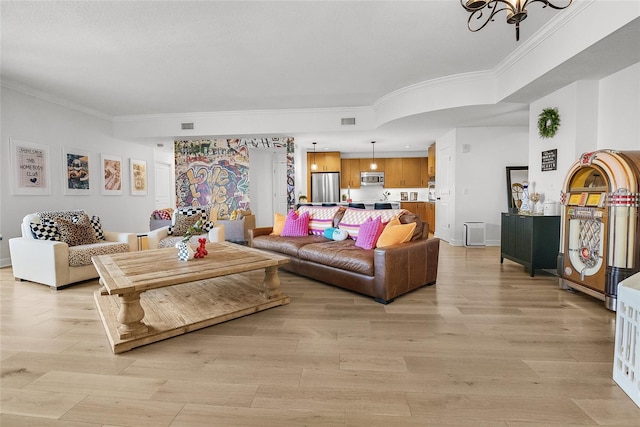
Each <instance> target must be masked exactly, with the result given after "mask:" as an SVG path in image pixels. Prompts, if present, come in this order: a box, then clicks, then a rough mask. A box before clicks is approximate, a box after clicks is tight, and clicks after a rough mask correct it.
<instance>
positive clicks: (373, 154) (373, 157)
mask: <svg viewBox="0 0 640 427" xmlns="http://www.w3.org/2000/svg"><path fill="white" fill-rule="evenodd" d="M369 169H371V170H372V171H374V170H376V169H378V165H377V164H376V142H375V141H371V164H370V165H369Z"/></svg>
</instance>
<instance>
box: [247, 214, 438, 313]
mask: <svg viewBox="0 0 640 427" xmlns="http://www.w3.org/2000/svg"><path fill="white" fill-rule="evenodd" d="M399 219H400V222H402V223H408V222H411V221H414V222H416V223H417V224H416V232H414V235H413V238H412V240H411V241H409V242H407V243H400V244H398V245H394V246H389V247H385V248H376V249H371V250H366V249H362V248H359V247H356V246H355V241H354V240H352V239H346V240H343V241H333V240H330V239H327V238H325V237H323V236H313V235H309V236H304V237H281V236H271V235H269V233H271V231H272V227H261V228H255V229H253V230H249V236H250V239H249V244H250V245H251V247H254V248H257V249H262V250H266V251H270V252H276V253H279V254H281V255H285V256H288V257H290V259H291V261H290V262H289V263H287V264H284V265H282V266H281V267H280V268H282V269H284V270H287V271H290V272H292V273H295V274H299V275H301V276H306V277H309V278H312V279H315V280H319V281H322V282H325V283H329V284H331V285H335V286H339V287H341V288H344V289H349V290H351V291H355V292H359V293H361V294H364V295H369V296H372V297H373V298H374V299H375V300H376V301H377V302H379V303H382V304H388V303H390V302H392V301H393V300H394V299H395V297H397V296H399V295H402V294H405V293H407V292H409V291H412V290H414V289H417V288H420V287H422V286H426V285H433V284H435V283H436V277H437V275H438V254H439V249H440V239H438V238H429V227H428V224H427V223H423V222H422V221H421V220H420V218H419V217H417V216H415V215H414V214H412V213H409V212H407V213H405V214H403V215H401V216H400V218H399Z"/></svg>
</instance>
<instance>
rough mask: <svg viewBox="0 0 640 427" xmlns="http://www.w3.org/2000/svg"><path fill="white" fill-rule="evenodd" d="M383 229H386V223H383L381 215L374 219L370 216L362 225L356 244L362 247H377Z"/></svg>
mask: <svg viewBox="0 0 640 427" xmlns="http://www.w3.org/2000/svg"><path fill="white" fill-rule="evenodd" d="M382 230H384V224H382V221H381V220H380V217H379V216H377V217H376V219H374V220H372V219H371V217H369V219H367V221H366V222H365V223H363V224H362V225H360V230H359V231H358V238H357V239H356V246H357V247H359V248H362V249H373V248H375V247H376V242H377V241H378V238H379V237H380V235H381V234H382Z"/></svg>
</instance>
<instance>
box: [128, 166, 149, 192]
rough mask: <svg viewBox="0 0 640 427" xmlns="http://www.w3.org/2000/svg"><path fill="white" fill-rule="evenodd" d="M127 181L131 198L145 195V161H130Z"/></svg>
mask: <svg viewBox="0 0 640 427" xmlns="http://www.w3.org/2000/svg"><path fill="white" fill-rule="evenodd" d="M129 163H130V165H129V166H130V167H129V178H130V179H129V180H130V182H131V195H132V196H146V195H147V162H146V161H145V160H136V159H130V162H129Z"/></svg>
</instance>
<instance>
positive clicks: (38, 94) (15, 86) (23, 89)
mask: <svg viewBox="0 0 640 427" xmlns="http://www.w3.org/2000/svg"><path fill="white" fill-rule="evenodd" d="M0 84H1V85H2V87H4V88H7V89H11V90H14V91H16V92H20V93H23V94H25V95H29V96H33V97H34V98H38V99H42V100H43V101H47V102H50V103H52V104H56V105H59V106H61V107H65V108H68V109H70V110H74V111H78V112H80V113H84V114H88V115H90V116H94V117H97V118H99V119H102V120H107V121H109V122H110V121H112V120H113V117H112V116H110V115H108V114H105V113H103V112H101V111H98V110H94V109H92V108H89V107H86V106H84V105H81V104H77V103H75V102H71V101H69V100H68V99H65V98H61V97H59V96H55V95H52V94H50V93H48V92H44V91H41V90H38V89H34V88H32V87H30V86H27V85H24V84H22V83H18V82H16V81H13V80H8V79H4V78H3V79H2V81H1V82H0Z"/></svg>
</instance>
